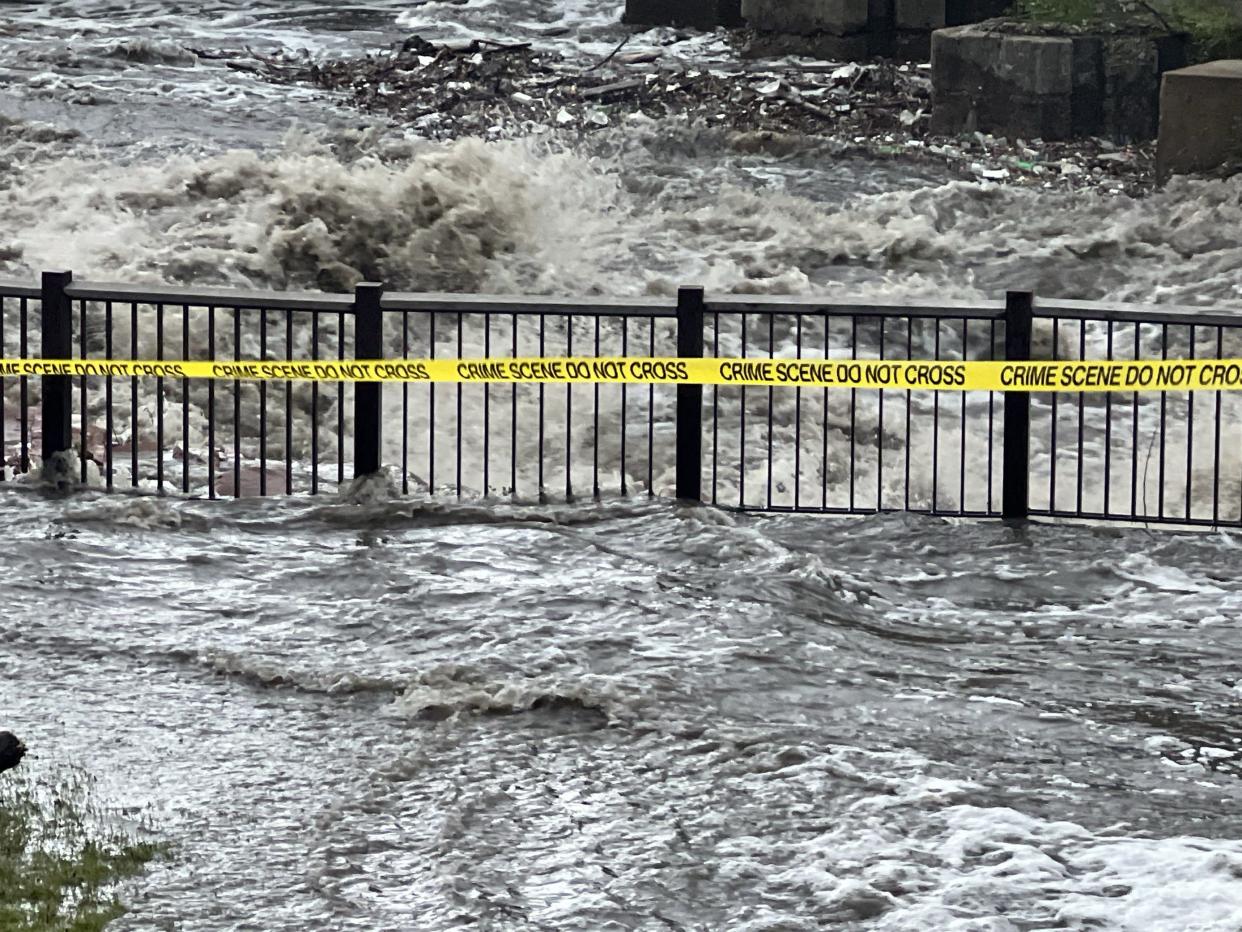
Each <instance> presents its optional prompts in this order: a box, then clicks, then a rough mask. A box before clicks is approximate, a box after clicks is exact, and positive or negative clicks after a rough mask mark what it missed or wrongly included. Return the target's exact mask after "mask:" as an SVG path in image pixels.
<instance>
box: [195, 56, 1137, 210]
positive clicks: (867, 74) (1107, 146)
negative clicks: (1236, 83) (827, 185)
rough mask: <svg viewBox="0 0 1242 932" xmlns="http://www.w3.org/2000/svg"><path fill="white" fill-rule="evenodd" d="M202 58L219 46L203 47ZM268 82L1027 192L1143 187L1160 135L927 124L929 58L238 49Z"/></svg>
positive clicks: (422, 113) (403, 107)
mask: <svg viewBox="0 0 1242 932" xmlns="http://www.w3.org/2000/svg"><path fill="white" fill-rule="evenodd" d="M200 54H211V53H207V52H202V51H200ZM230 67H234V68H237V69H241V70H250V71H254V72H255V73H258V74H261V75H263V76H264V77H266V78H267V79H268V80H269V81H272V82H275V83H278V84H282V85H291V86H303V87H305V86H310V87H314V88H317V89H319V90H321V91H324V92H325V93H329V94H331V95H333V96H335V97H341V96H343V97H344V98H345V99H346V100H347V101H348V102H349V103H350V104H352V105H353V106H355V107H357V108H358V109H359V110H361V111H363V112H366V113H369V114H378V115H380V116H382V117H384V118H386V119H387V120H388V121H389V123H390V124H391V125H392V126H394V127H397V128H401V129H405V130H409V131H411V132H413V133H416V134H418V135H419V136H423V137H426V138H431V139H437V140H450V139H457V138H462V137H466V136H478V137H482V138H490V139H503V138H520V137H525V136H534V135H547V134H559V135H561V136H565V137H569V138H571V139H572V138H574V137H581V136H584V135H589V134H592V133H598V132H600V131H603V130H606V129H608V128H609V127H615V126H617V125H623V124H626V123H627V122H631V121H642V120H657V121H672V122H677V123H684V124H687V125H698V126H702V127H707V128H712V129H716V130H721V131H723V132H724V133H725V134H726V135H727V138H728V140H729V144H730V145H731V146H732V147H734V148H737V149H739V150H742V151H767V152H770V153H772V154H775V155H783V154H788V153H792V152H795V151H798V150H800V149H806V148H817V149H821V150H824V151H828V152H831V153H834V154H836V155H840V156H855V157H866V158H873V159H876V160H888V161H891V160H897V161H906V162H911V163H918V164H921V165H929V164H930V165H936V166H939V167H942V168H943V169H944V170H945V171H946V172H947V173H948V175H949V176H950V177H955V178H960V179H967V180H978V181H983V182H992V183H997V184H1005V185H1015V186H1021V187H1028V188H1036V189H1046V190H1057V191H1082V190H1094V191H1098V192H1101V193H1104V194H1127V195H1132V196H1133V195H1141V194H1144V193H1146V192H1148V191H1150V190H1151V189H1152V188H1153V187H1154V184H1155V174H1154V145H1153V144H1149V143H1143V144H1136V145H1114V144H1113V143H1110V142H1108V141H1107V140H1103V139H1094V138H1093V139H1085V140H1076V141H1073V142H1045V141H1042V140H1035V139H1032V140H1012V141H1011V140H1006V139H1004V138H999V137H993V136H989V135H986V134H983V133H973V134H969V135H963V136H942V135H935V134H933V133H931V132H930V129H929V125H930V110H931V80H930V69H929V67H928V66H926V65H919V64H902V63H896V62H890V61H885V60H880V61H874V62H869V63H865V64H863V63H846V64H841V63H834V62H826V61H803V60H798V61H795V60H788V59H782V60H773V61H762V62H741V61H737V62H712V63H705V64H702V65H694V64H690V63H687V61H686V60H684V59H682V58H679V57H677V56H675V55H674V54H672V53H668V54H664V53H661V52H659V51H652V50H644V51H640V52H634V53H627V52H626V51H625V49H624V43H623V44H622V46H621V47H619V48H618V49H617V50H615V52H614V53H613V54H612V55H609V56H607V57H606V58H602V59H599V60H596V61H594V62H584V61H582V60H581V59H569V58H566V57H563V56H561V55H559V54H556V53H554V52H550V51H548V50H547V49H536V48H534V47H532V46H531V45H530V44H528V43H499V42H488V41H481V40H472V41H468V42H457V43H439V44H437V43H432V42H429V41H427V40H425V39H422V38H421V37H419V36H413V37H411V38H409V39H407V40H406V41H405V42H404V43H403V44H401V45H400V46H398V47H396V48H393V49H389V50H385V51H380V52H376V53H371V54H366V55H362V56H359V57H352V58H326V59H322V60H308V59H306V58H304V57H300V56H289V55H283V54H275V55H255V54H251V55H250V56H248V57H247V58H244V59H233V60H231V61H230Z"/></svg>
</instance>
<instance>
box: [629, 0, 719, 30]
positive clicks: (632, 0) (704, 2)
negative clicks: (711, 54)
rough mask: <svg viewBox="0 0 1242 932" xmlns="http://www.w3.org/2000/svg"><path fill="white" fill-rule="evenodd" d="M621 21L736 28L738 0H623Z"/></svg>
mask: <svg viewBox="0 0 1242 932" xmlns="http://www.w3.org/2000/svg"><path fill="white" fill-rule="evenodd" d="M622 22H625V23H632V24H634V25H637V26H691V27H694V28H696V29H714V28H715V27H717V26H727V27H729V28H733V29H736V28H739V27H741V26H742V25H744V23H743V22H742V0H625V14H624V16H623V17H622Z"/></svg>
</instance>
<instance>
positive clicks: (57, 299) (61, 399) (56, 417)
mask: <svg viewBox="0 0 1242 932" xmlns="http://www.w3.org/2000/svg"><path fill="white" fill-rule="evenodd" d="M72 281H73V273H72V272H44V273H43V295H42V313H41V315H40V333H41V334H42V343H41V348H40V356H41V358H43V359H69V358H71V357H72V356H73V308H72V305H71V304H70V302H69V295H68V294H66V293H65V289H66V288H68V287H69V283H70V282H72ZM42 384H43V415H42V417H43V424H42V428H43V469H44V471H45V472H46V471H47V470H48V469H49V466H51V464H52V463H53V461H54V460H55V459H56V457H57V454H60V453H68V452H69V451H71V450H72V449H73V413H72V412H73V402H72V397H73V386H72V382H71V380H70V376H67V375H45V376H43V380H42ZM85 426H86V425H83V429H85Z"/></svg>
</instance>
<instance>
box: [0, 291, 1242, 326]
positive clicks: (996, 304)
mask: <svg viewBox="0 0 1242 932" xmlns="http://www.w3.org/2000/svg"><path fill="white" fill-rule="evenodd" d="M380 287H382V286H380ZM65 290H66V294H67V296H68V297H70V298H72V299H74V300H86V301H115V302H121V303H125V302H134V303H139V304H166V305H180V304H190V305H193V306H218V307H224V308H233V309H239V310H247V309H262V308H267V309H269V310H322V311H333V312H340V311H345V312H346V313H352V311H353V309H354V304H355V295H354V294H352V293H340V294H337V293H331V292H317V291H277V290H271V291H262V290H256V289H249V288H232V287H228V286H225V285H192V286H172V285H163V284H155V283H152V284H132V283H118V282H106V281H71V282H70V284H69V285H68V286H67V287H66V289H65ZM41 293H42V292H41V287H40V285H39V284H37V283H29V282H23V281H18V280H14V279H5V280H0V295H4V296H7V297H14V298H39V297H40V295H41ZM704 300H705V302H706V304H707V309H708V310H709V311H710V312H712V313H720V314H730V313H745V314H758V315H764V314H790V315H800V314H801V315H815V314H824V313H828V314H843V315H845V314H852V315H858V316H871V315H874V314H891V315H901V316H907V315H914V316H918V317H948V318H954V319H957V320H962V319H968V320H973V319H981V320H988V319H995V318H996V317H998V316H999V315H1002V314H1003V313H1004V311H1005V301H1004V299H1003V298H996V299H980V300H977V301H958V300H953V301H946V300H939V299H932V298H917V297H916V298H903V299H900V300H892V301H881V300H875V299H872V298H868V299H855V298H850V297H848V296H842V295H840V294H839V293H834V294H833V295H831V296H829V295H824V296H816V295H776V294H764V295H748V294H733V293H707V294H705V296H704ZM381 307H382V308H383V309H384V310H386V311H403V310H408V311H420V312H444V313H466V314H490V313H494V314H511V313H522V312H529V313H538V312H540V311H543V312H545V313H548V314H553V315H563V314H584V315H590V314H603V315H607V316H614V315H615V316H624V315H635V316H643V317H675V316H676V314H677V295H676V294H670V295H652V296H634V297H625V296H599V295H584V296H580V297H578V296H564V295H511V294H450V293H440V292H409V291H391V292H384V293H383V296H382V299H381ZM1036 310H1037V313H1044V314H1046V315H1048V316H1056V317H1060V318H1064V319H1069V320H1099V321H1104V322H1107V321H1109V320H1125V321H1129V322H1133V321H1135V320H1139V321H1142V322H1145V323H1155V324H1162V323H1167V324H1170V325H1174V324H1177V325H1186V324H1195V325H1197V326H1212V327H1214V326H1224V327H1233V326H1239V325H1242V306H1239V308H1238V309H1237V310H1236V311H1229V310H1224V309H1221V308H1219V307H1210V308H1207V307H1205V308H1200V307H1195V306H1190V305H1157V304H1130V303H1120V302H1115V301H1084V300H1077V299H1069V298H1049V297H1039V298H1038V299H1037V304H1036Z"/></svg>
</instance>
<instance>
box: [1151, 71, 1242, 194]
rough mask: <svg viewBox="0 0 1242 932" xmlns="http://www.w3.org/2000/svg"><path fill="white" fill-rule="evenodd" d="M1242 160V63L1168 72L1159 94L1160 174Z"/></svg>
mask: <svg viewBox="0 0 1242 932" xmlns="http://www.w3.org/2000/svg"><path fill="white" fill-rule="evenodd" d="M1233 159H1242V60H1225V61H1214V62H1208V63H1206V64H1203V65H1194V66H1192V67H1190V68H1181V69H1178V70H1176V71H1169V72H1167V73H1166V74H1165V75H1164V82H1163V86H1162V89H1161V93H1160V141H1159V143H1158V145H1157V147H1156V175H1157V177H1158V178H1159V179H1160V180H1161V181H1166V180H1167V179H1168V178H1169V177H1170V176H1171V175H1179V174H1185V173H1187V172H1198V171H1207V170H1209V169H1212V168H1215V167H1217V166H1219V165H1223V164H1225V163H1226V162H1230V161H1232V160H1233Z"/></svg>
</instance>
